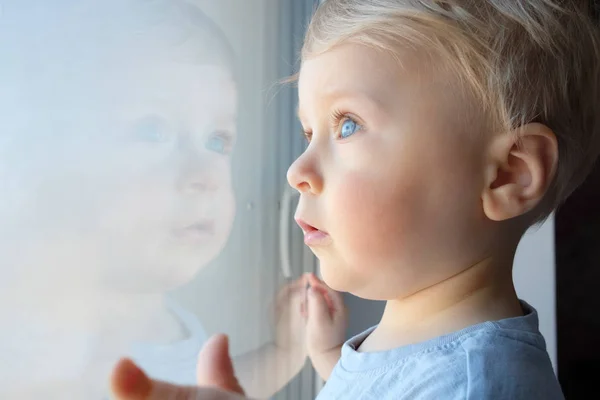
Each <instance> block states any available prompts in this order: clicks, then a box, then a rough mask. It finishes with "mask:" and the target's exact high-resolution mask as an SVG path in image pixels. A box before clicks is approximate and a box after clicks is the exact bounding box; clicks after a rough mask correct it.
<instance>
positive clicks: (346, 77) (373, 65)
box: [298, 44, 432, 111]
mask: <svg viewBox="0 0 600 400" xmlns="http://www.w3.org/2000/svg"><path fill="white" fill-rule="evenodd" d="M427 69H430V68H429V67H428V66H427V65H426V64H424V63H422V57H420V56H419V55H418V54H417V53H415V52H409V51H405V52H402V53H399V55H396V56H394V55H392V54H390V53H388V52H384V51H382V50H376V49H373V48H370V47H367V46H364V45H359V44H344V45H340V46H337V47H335V48H333V49H331V50H329V51H326V52H325V53H322V54H319V55H317V56H314V57H312V58H309V59H307V60H305V61H304V62H303V63H302V67H301V69H300V74H299V79H298V91H299V98H300V105H299V108H300V111H302V109H303V107H304V103H305V102H307V101H308V100H309V99H310V100H311V102H312V101H314V100H315V99H316V100H319V101H323V102H325V101H332V100H335V99H336V98H338V97H347V96H351V95H352V96H356V95H359V96H366V97H370V98H372V99H376V100H378V101H379V102H381V103H385V102H386V101H388V100H390V99H391V98H395V97H397V96H398V95H399V94H405V95H408V94H409V93H410V92H411V91H414V90H416V89H417V88H418V87H422V85H424V84H425V85H431V84H432V81H431V79H424V78H425V75H426V70H427Z"/></svg>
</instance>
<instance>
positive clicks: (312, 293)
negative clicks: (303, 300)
mask: <svg viewBox="0 0 600 400" xmlns="http://www.w3.org/2000/svg"><path fill="white" fill-rule="evenodd" d="M307 296H308V324H311V325H312V324H323V323H330V322H331V314H330V312H329V306H328V305H327V301H326V300H325V296H323V294H322V293H321V292H319V290H317V289H315V288H314V287H310V288H308V294H307Z"/></svg>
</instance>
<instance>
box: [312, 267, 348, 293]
mask: <svg viewBox="0 0 600 400" xmlns="http://www.w3.org/2000/svg"><path fill="white" fill-rule="evenodd" d="M319 265H320V271H321V279H322V280H323V282H325V284H327V286H329V287H330V288H332V289H333V290H335V291H338V292H350V291H351V290H350V287H349V286H350V285H349V283H350V282H349V279H348V275H347V274H344V273H343V270H344V268H343V267H342V268H340V267H339V266H338V267H336V266H333V265H331V264H330V263H327V262H321V263H319Z"/></svg>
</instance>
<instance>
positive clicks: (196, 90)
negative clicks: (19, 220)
mask: <svg viewBox="0 0 600 400" xmlns="http://www.w3.org/2000/svg"><path fill="white" fill-rule="evenodd" d="M74 86H76V87H74V88H72V87H69V88H65V91H66V92H69V93H83V94H84V95H81V96H80V95H74V96H71V97H69V96H65V97H64V99H65V101H64V104H63V103H60V102H58V101H57V103H59V104H56V105H55V107H56V108H55V110H56V111H55V112H54V114H53V118H54V119H55V120H60V121H68V124H63V125H61V128H60V129H59V131H60V132H61V135H60V137H61V138H62V139H61V138H57V139H56V140H54V141H52V142H51V143H50V145H51V146H55V147H56V148H63V150H62V151H63V153H60V154H64V153H68V155H67V157H66V158H63V157H61V156H58V155H53V152H54V150H53V148H54V147H52V148H46V153H48V154H49V155H48V160H49V161H48V163H49V164H48V165H51V167H50V169H53V170H54V171H53V172H52V173H50V172H49V173H48V176H50V177H52V176H57V177H58V178H52V179H46V183H44V187H43V189H42V191H40V192H39V193H40V198H44V199H46V200H47V199H53V200H50V201H46V202H45V203H46V204H42V205H40V206H39V207H38V210H37V213H38V214H40V215H42V216H43V221H41V220H40V221H39V224H40V225H44V224H47V225H48V226H52V227H53V228H52V230H53V231H54V233H53V234H52V235H51V236H55V237H59V238H60V240H61V241H62V242H61V243H63V245H58V244H56V243H55V242H54V241H53V238H50V241H49V242H47V247H49V248H50V249H49V250H46V253H44V254H46V255H48V251H49V252H51V253H53V254H57V253H60V251H59V250H57V249H59V248H64V247H65V245H64V243H66V247H67V251H66V252H67V253H69V254H70V255H68V256H67V257H66V258H65V257H63V255H58V256H57V257H56V259H55V260H54V261H53V259H52V257H48V258H45V260H44V262H43V263H45V264H46V267H48V264H51V265H50V267H52V268H50V269H53V268H54V267H56V268H59V269H60V268H65V266H64V264H65V262H64V260H65V259H69V257H70V259H71V260H74V262H73V261H70V262H67V263H70V264H74V265H85V268H84V267H74V266H73V265H71V266H70V267H69V268H70V270H71V273H75V274H76V275H77V274H79V273H80V274H82V275H84V276H85V279H92V280H93V281H97V279H101V280H103V281H105V284H108V285H109V286H110V287H115V285H117V286H120V287H122V288H124V289H135V290H146V289H148V290H151V289H157V288H158V289H165V288H170V287H173V286H176V285H179V284H182V283H185V282H186V281H188V280H189V279H190V278H191V277H192V275H193V274H194V273H195V272H196V271H197V270H198V269H199V268H200V267H202V266H203V265H204V264H206V263H207V262H209V261H210V260H212V259H213V258H214V257H215V256H216V255H217V254H218V253H219V252H220V251H221V250H222V248H223V246H224V244H225V243H226V241H227V238H228V236H229V232H230V229H231V226H232V221H233V218H234V212H235V200H234V194H233V191H232V182H231V159H230V157H231V151H232V150H233V146H234V142H235V135H236V112H237V110H236V103H237V93H236V89H235V84H234V82H233V80H232V77H231V74H230V72H229V71H228V70H227V69H226V68H224V67H219V66H213V65H200V64H191V63H190V64H183V63H177V62H169V61H163V60H161V58H160V57H155V58H154V59H149V60H148V61H147V62H142V61H139V63H138V61H134V62H132V63H131V65H127V66H126V67H123V68H120V67H119V68H114V69H108V70H106V71H104V72H103V73H102V75H101V76H94V79H91V78H90V79H88V77H85V79H83V80H81V81H78V82H77V83H76V84H75V85H74ZM71 98H75V99H77V100H76V102H75V103H73V102H71V101H70V100H69V99H71ZM61 101H62V100H61ZM86 133H87V135H86ZM87 139H90V140H87ZM58 143H63V144H58ZM64 143H69V147H68V148H69V150H68V151H66V152H65V151H64V147H65V146H64ZM57 154H59V153H57ZM73 160H76V161H73ZM56 165H58V166H60V168H59V167H56V168H55V167H54V166H56ZM58 171H60V172H58ZM49 185H50V187H49ZM57 205H58V206H57ZM65 208H66V209H67V210H64V209H65ZM56 215H60V217H59V218H60V220H58V221H56V220H57V219H59V218H57V217H56ZM65 215H66V216H68V217H67V220H68V219H69V218H72V221H71V222H68V221H67V220H65V218H63V216H65ZM53 218H54V220H53ZM73 227H75V228H76V229H74V228H73ZM44 241H45V240H44ZM40 254H41V252H40ZM61 257H62V258H61ZM53 264H56V266H53ZM74 268H75V269H76V270H75V271H73V269H74ZM73 279H77V278H73ZM123 286H125V287H123Z"/></svg>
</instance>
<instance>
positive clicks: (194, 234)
mask: <svg viewBox="0 0 600 400" xmlns="http://www.w3.org/2000/svg"><path fill="white" fill-rule="evenodd" d="M214 234H215V222H214V220H206V219H203V220H199V221H196V222H194V223H192V224H190V225H187V226H184V227H182V228H177V229H174V230H173V236H175V237H176V238H177V239H180V240H184V241H188V242H203V241H206V240H208V239H210V238H211V237H213V236H214Z"/></svg>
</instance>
